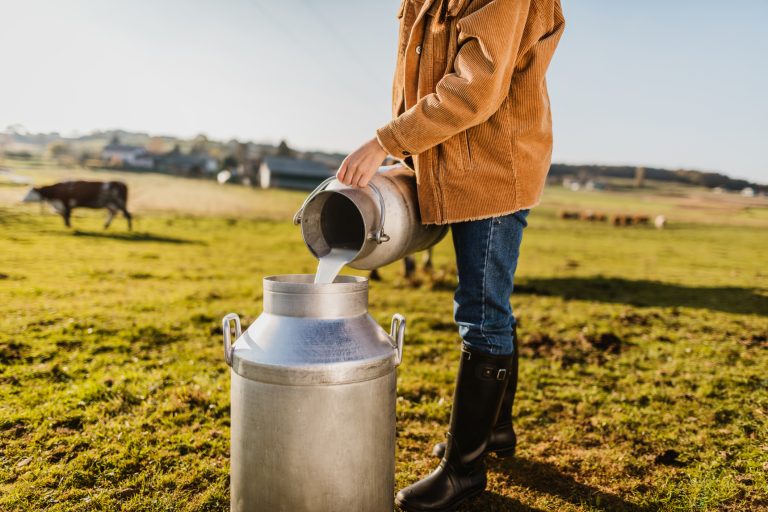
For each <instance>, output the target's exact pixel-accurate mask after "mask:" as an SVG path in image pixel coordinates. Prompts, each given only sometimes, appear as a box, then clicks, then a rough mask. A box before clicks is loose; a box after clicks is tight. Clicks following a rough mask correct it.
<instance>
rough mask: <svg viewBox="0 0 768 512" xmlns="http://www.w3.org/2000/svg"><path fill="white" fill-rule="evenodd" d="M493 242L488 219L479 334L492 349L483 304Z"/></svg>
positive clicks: (484, 302)
mask: <svg viewBox="0 0 768 512" xmlns="http://www.w3.org/2000/svg"><path fill="white" fill-rule="evenodd" d="M492 244H493V219H489V221H488V242H487V243H486V246H485V258H484V261H483V305H482V307H481V309H480V311H481V313H480V334H481V335H482V336H483V339H484V340H485V342H486V344H487V345H488V346H489V347H490V348H491V350H492V351H494V347H493V346H492V345H491V343H490V340H489V339H488V335H487V334H486V333H485V305H486V302H487V297H486V293H485V291H486V281H487V279H488V255H489V254H490V253H491V248H492V247H491V246H492Z"/></svg>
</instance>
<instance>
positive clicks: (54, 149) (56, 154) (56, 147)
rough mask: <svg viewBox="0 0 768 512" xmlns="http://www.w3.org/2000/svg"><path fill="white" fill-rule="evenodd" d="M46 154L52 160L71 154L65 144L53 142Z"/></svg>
mask: <svg viewBox="0 0 768 512" xmlns="http://www.w3.org/2000/svg"><path fill="white" fill-rule="evenodd" d="M48 154H49V155H51V157H53V158H61V157H64V156H68V155H71V154H72V148H71V147H70V146H69V144H67V143H65V142H61V141H59V142H54V143H53V144H51V145H50V146H48Z"/></svg>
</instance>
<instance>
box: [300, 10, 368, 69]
mask: <svg viewBox="0 0 768 512" xmlns="http://www.w3.org/2000/svg"><path fill="white" fill-rule="evenodd" d="M301 2H302V3H303V4H304V5H306V6H307V7H309V9H310V10H311V11H312V12H313V13H314V14H315V16H316V17H317V19H318V21H319V24H320V25H321V26H322V27H323V28H324V29H326V30H327V31H328V32H329V33H330V34H331V35H332V36H333V38H334V39H335V40H336V42H337V43H338V44H339V46H340V48H341V49H342V50H343V51H344V52H346V53H345V55H347V56H348V57H349V58H350V59H351V60H354V61H355V63H356V64H357V65H358V66H359V67H360V68H361V69H362V70H364V71H365V72H366V73H367V74H368V75H370V76H369V78H372V79H376V72H375V71H374V70H373V69H371V68H370V67H369V64H368V61H367V60H365V59H364V58H363V57H362V56H361V55H360V54H359V53H357V49H356V48H355V47H354V46H353V45H352V44H350V43H349V41H347V40H346V38H344V36H342V35H341V34H340V33H339V32H338V31H337V30H336V27H334V25H333V24H332V23H331V22H330V21H329V20H328V18H326V17H325V14H323V12H322V11H321V10H320V9H318V8H317V7H316V6H315V5H314V4H313V3H312V2H311V1H310V0H301Z"/></svg>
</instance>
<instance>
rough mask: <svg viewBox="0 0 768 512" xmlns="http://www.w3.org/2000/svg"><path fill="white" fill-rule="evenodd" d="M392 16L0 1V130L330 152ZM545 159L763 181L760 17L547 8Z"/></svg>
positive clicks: (766, 177) (172, 0)
mask: <svg viewBox="0 0 768 512" xmlns="http://www.w3.org/2000/svg"><path fill="white" fill-rule="evenodd" d="M397 5H398V0H356V1H355V0H219V1H214V0H186V1H181V0H132V1H131V2H124V1H114V0H24V1H21V0H17V1H8V0H0V13H2V18H3V23H2V25H3V26H2V29H1V30H0V48H2V60H1V61H0V62H2V74H0V128H2V127H4V126H7V125H10V124H13V123H21V124H23V125H24V126H26V127H27V128H28V129H30V130H32V131H53V130H58V131H62V132H64V133H71V132H73V131H78V132H80V133H86V132H89V131H91V130H94V129H105V128H117V127H121V128H126V129H131V130H141V131H148V132H150V133H153V134H171V135H181V136H192V135H195V134H197V133H201V132H203V133H206V134H208V135H209V136H210V137H215V138H222V139H228V138H232V137H235V138H239V139H253V140H262V141H278V140H280V139H281V138H286V139H288V141H289V143H291V144H292V145H294V146H297V147H300V148H304V149H312V148H318V149H329V150H340V151H348V150H351V149H354V147H356V145H357V144H359V143H361V142H363V141H365V140H367V139H368V138H370V137H372V136H373V133H374V131H375V129H376V128H377V127H378V126H380V125H382V124H384V123H385V122H387V120H388V118H389V110H390V101H389V95H390V84H391V75H392V68H393V66H394V54H395V40H396V37H397V34H396V31H397V24H396V20H395V12H396V10H397ZM563 7H564V9H565V12H566V18H567V23H568V26H567V29H566V35H565V36H564V38H563V40H562V42H561V46H560V49H559V51H558V53H557V55H556V56H555V60H554V62H553V64H552V68H551V72H550V78H549V80H550V92H551V97H552V102H553V108H554V117H555V119H554V120H555V137H556V145H555V160H557V161H560V162H569V163H588V162H596V163H611V164H633V165H634V164H642V165H656V166H663V167H670V168H677V167H685V168H696V169H702V170H714V171H722V172H726V173H728V174H731V175H734V176H740V177H747V178H751V179H753V180H758V181H761V182H768V100H767V99H766V91H768V65H766V62H768V30H766V29H767V28H768V21H767V20H768V1H766V0H733V1H730V2H722V1H716V0H667V1H662V0H643V1H627V0H563Z"/></svg>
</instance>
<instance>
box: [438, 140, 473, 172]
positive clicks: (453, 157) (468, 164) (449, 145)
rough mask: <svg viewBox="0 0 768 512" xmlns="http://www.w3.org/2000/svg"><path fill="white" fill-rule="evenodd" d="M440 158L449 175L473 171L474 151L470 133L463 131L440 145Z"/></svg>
mask: <svg viewBox="0 0 768 512" xmlns="http://www.w3.org/2000/svg"><path fill="white" fill-rule="evenodd" d="M440 149H441V151H440V156H441V158H442V161H443V164H444V165H445V170H446V172H447V173H448V174H457V173H462V172H467V171H470V170H472V167H473V164H472V151H471V149H470V145H469V133H468V132H467V131H463V132H461V133H457V134H456V135H454V136H453V137H451V138H450V139H448V140H446V141H445V142H443V143H442V144H440Z"/></svg>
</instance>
